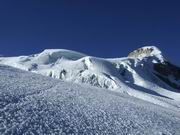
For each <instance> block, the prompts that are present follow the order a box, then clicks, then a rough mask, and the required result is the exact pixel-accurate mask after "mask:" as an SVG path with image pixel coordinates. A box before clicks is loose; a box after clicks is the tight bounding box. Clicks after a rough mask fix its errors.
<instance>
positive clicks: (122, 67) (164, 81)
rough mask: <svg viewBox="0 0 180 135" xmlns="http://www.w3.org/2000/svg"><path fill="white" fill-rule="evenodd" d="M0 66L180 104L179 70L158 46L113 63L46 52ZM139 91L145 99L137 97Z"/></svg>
mask: <svg viewBox="0 0 180 135" xmlns="http://www.w3.org/2000/svg"><path fill="white" fill-rule="evenodd" d="M0 64H4V65H9V66H13V67H16V68H19V69H23V70H26V71H31V72H34V73H38V74H42V75H46V76H50V77H53V78H58V79H61V80H65V81H69V82H75V83H79V84H81V83H85V84H89V85H92V86H96V87H100V88H106V89H109V90H112V91H117V92H126V93H129V94H130V95H133V96H136V97H138V98H143V99H146V100H151V99H148V98H147V97H144V93H145V94H147V95H149V94H150V95H154V96H157V95H158V97H167V98H169V99H173V100H175V101H180V68H178V67H176V66H174V65H172V64H171V63H170V62H168V61H167V60H166V58H164V56H163V54H162V52H161V51H160V50H159V49H158V48H157V47H155V46H146V47H142V48H139V49H137V50H135V51H132V52H131V53H130V54H129V55H128V57H124V58H114V59H104V58H97V57H92V56H88V55H86V54H82V53H79V52H75V51H70V50H65V49H47V50H44V51H43V52H42V53H39V54H34V55H30V56H19V57H0ZM134 91H136V94H133V92H134ZM137 91H138V93H139V94H140V95H141V94H142V93H143V96H140V95H137ZM178 106H180V105H178Z"/></svg>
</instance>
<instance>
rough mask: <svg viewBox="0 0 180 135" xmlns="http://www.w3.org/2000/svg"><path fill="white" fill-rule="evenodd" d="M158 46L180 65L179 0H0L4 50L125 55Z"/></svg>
mask: <svg viewBox="0 0 180 135" xmlns="http://www.w3.org/2000/svg"><path fill="white" fill-rule="evenodd" d="M144 45H155V46H157V47H159V48H160V49H161V50H162V51H163V52H164V54H165V56H167V57H168V58H169V59H170V60H171V61H172V62H173V63H175V64H178V65H180V60H179V58H180V55H179V53H180V2H178V1H173V0H169V1H166V0H1V1H0V54H2V55H5V56H12V55H23V54H24V55H26V54H32V53H38V52H40V51H42V50H43V49H46V48H65V49H71V50H76V51H80V52H84V53H86V54H89V55H93V56H99V57H122V56H126V55H127V54H128V53H129V52H130V51H131V50H134V49H136V48H138V47H141V46H144Z"/></svg>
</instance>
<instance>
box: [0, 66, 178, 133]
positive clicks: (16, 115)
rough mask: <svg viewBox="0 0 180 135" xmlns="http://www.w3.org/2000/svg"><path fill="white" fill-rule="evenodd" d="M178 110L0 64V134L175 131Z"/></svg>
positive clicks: (122, 93) (176, 130) (176, 129)
mask: <svg viewBox="0 0 180 135" xmlns="http://www.w3.org/2000/svg"><path fill="white" fill-rule="evenodd" d="M109 72H111V71H109ZM132 91H133V90H132ZM134 94H135V91H134ZM152 100H153V99H152ZM163 100H164V101H165V100H167V98H163ZM162 102H163V101H162ZM179 111H180V110H179V109H178V108H172V107H170V106H165V107H163V106H159V105H155V104H152V103H149V102H146V101H143V100H140V99H137V98H134V97H132V96H129V95H128V94H127V93H125V92H114V91H109V90H107V89H99V88H97V87H90V86H89V85H79V84H73V83H70V82H63V81H60V80H58V79H53V78H50V77H45V76H41V75H38V74H34V73H30V72H26V71H22V70H19V69H15V68H12V67H8V66H3V65H0V134H5V135H9V134H12V135H20V134H24V135H29V134H48V135H49V134H52V135H59V134H111V135H112V134H119V135H127V134H129V135H130V134H131V135H142V134H146V135H147V134H148V135H179V133H180V113H179Z"/></svg>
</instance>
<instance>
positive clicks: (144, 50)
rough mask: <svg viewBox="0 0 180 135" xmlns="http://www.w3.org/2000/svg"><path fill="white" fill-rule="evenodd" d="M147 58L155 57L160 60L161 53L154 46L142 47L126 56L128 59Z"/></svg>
mask: <svg viewBox="0 0 180 135" xmlns="http://www.w3.org/2000/svg"><path fill="white" fill-rule="evenodd" d="M149 56H157V57H161V58H162V52H161V51H160V49H159V48H157V47H156V46H144V47H141V48H138V49H136V50H134V51H132V52H131V53H129V55H128V57H133V58H143V57H149Z"/></svg>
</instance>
